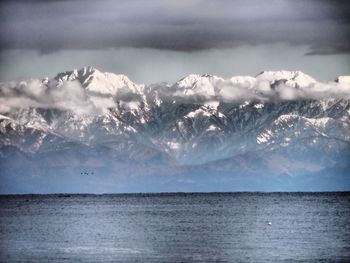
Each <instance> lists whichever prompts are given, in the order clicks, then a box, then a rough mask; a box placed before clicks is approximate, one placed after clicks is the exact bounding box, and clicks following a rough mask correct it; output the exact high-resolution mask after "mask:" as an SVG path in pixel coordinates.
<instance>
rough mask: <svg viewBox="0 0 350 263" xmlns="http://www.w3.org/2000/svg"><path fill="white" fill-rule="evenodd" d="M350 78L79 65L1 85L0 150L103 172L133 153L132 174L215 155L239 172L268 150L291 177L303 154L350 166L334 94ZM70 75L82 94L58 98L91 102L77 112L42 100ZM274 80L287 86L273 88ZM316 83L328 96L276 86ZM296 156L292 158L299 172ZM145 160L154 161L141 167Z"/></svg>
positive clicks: (200, 163)
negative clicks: (285, 94) (165, 78)
mask: <svg viewBox="0 0 350 263" xmlns="http://www.w3.org/2000/svg"><path fill="white" fill-rule="evenodd" d="M348 78H349V77H344V76H343V77H339V78H338V82H334V83H332V84H331V85H329V84H323V83H321V82H317V81H316V80H314V79H313V78H312V77H310V76H308V75H306V74H304V73H302V72H300V71H276V72H272V71H265V72H263V73H261V74H259V75H258V76H256V77H255V78H254V77H249V76H237V77H232V78H229V79H223V78H220V77H217V76H212V75H189V76H187V77H185V78H183V79H181V80H179V81H178V82H176V83H174V84H172V85H171V84H167V83H157V84H152V85H138V84H135V83H133V82H132V81H131V80H129V79H128V78H127V77H126V76H123V75H115V74H112V73H102V72H100V71H98V70H97V69H94V68H92V67H85V68H83V69H80V70H73V71H67V72H64V73H60V74H58V75H57V76H56V77H55V78H54V79H44V80H41V81H38V80H37V82H38V83H41V84H40V86H39V87H37V86H35V87H32V86H31V85H29V86H28V85H27V84H25V85H24V84H23V83H22V84H18V85H17V84H16V83H12V84H11V85H9V84H6V83H1V84H0V102H1V103H2V104H3V105H5V106H6V107H0V109H4V110H2V114H3V115H1V116H0V153H1V152H5V151H7V150H8V147H15V148H16V149H18V150H19V151H22V152H24V153H26V154H29V153H30V158H34V159H35V158H39V157H38V156H42V154H43V151H44V152H45V154H46V153H47V157H46V159H45V160H51V159H50V158H51V157H50V156H52V158H54V157H53V156H55V158H57V156H61V157H62V158H61V159H60V160H62V163H64V162H65V161H68V160H69V159H71V160H74V162H72V165H74V167H84V166H85V165H87V163H89V160H94V161H93V162H94V163H96V164H97V163H98V164H99V167H104V168H103V169H106V170H105V171H108V172H110V173H112V172H115V170H113V169H117V168H116V167H118V169H120V167H124V168H125V165H124V163H129V162H130V160H132V162H133V164H132V165H134V167H135V169H136V167H137V171H136V170H132V171H133V172H135V173H136V172H140V171H147V173H154V172H155V170H152V169H153V168H154V167H157V169H161V168H160V167H163V168H164V167H167V168H166V169H167V171H168V172H169V169H170V168H169V167H170V166H171V167H172V165H170V163H172V164H174V165H176V167H177V168H176V170H173V167H172V168H171V170H172V172H176V173H177V172H179V171H181V172H183V173H185V171H193V169H199V170H200V168H199V167H207V166H205V165H206V164H209V163H211V164H213V162H214V163H216V164H218V163H220V160H225V161H222V162H221V164H222V165H223V166H222V167H221V169H222V171H226V170H225V169H226V168H225V167H227V169H231V168H232V166H233V165H235V164H237V162H238V163H239V165H240V167H242V169H245V170H244V171H243V170H242V173H243V172H247V173H249V171H251V169H250V166H252V165H253V164H252V160H253V159H254V158H255V157H256V158H257V159H254V160H256V165H258V164H259V163H262V164H264V165H265V166H264V167H265V168H261V171H263V169H272V168H271V167H272V166H271V163H272V161H268V160H267V156H269V155H271V156H274V160H280V162H282V161H281V160H284V162H285V164H283V163H280V164H279V165H280V167H281V169H277V170H278V171H279V172H280V171H284V172H286V174H288V175H295V174H302V173H303V172H305V171H306V170H307V169H306V170H305V171H304V170H303V169H302V165H301V164H302V163H303V162H305V165H306V164H307V167H309V168H310V167H311V168H312V167H318V168H320V167H321V168H320V169H323V168H324V169H326V168H329V167H333V166H334V165H336V164H339V163H342V165H343V164H344V163H345V164H347V161H346V160H347V158H348V157H349V156H350V155H349V149H350V100H349V99H347V98H346V97H344V96H343V97H337V96H333V95H334V92H335V93H336V92H337V89H336V87H337V85H338V84H340V83H341V85H342V92H343V91H344V90H346V87H347V85H348V84H347V83H348V82H347V79H348ZM76 82H78V84H79V85H80V86H81V87H80V88H81V89H82V91H79V92H81V95H79V96H76V97H75V99H74V100H72V101H69V100H70V96H68V95H67V97H65V100H67V103H68V102H69V103H70V104H69V105H77V106H79V107H82V108H83V109H84V107H91V109H92V110H89V111H82V112H83V114H77V113H76V112H75V111H74V110H71V109H72V107H62V104H63V103H66V101H65V100H62V102H60V103H59V104H57V103H56V104H51V106H50V105H49V104H48V103H46V101H47V100H48V101H49V102H50V101H52V96H54V95H56V93H55V92H56V90H60V89H64V91H65V92H64V93H62V94H63V95H66V94H70V91H74V89H76V88H77V87H75V86H72V88H71V86H70V85H68V84H69V83H76ZM280 82H281V83H284V85H280V86H278V85H279V83H280ZM276 85H277V87H276ZM317 85H321V86H322V91H326V92H324V93H322V94H324V96H325V97H319V95H318V96H316V97H312V96H309V95H308V94H307V93H306V94H307V95H305V97H302V96H304V93H301V95H300V94H299V95H298V96H294V97H292V98H291V99H288V100H283V99H282V98H281V97H280V92H281V89H293V90H298V91H300V90H302V91H303V90H311V91H313V88H314V87H315V86H317ZM344 85H345V86H344ZM349 86H350V85H349ZM344 87H345V89H344ZM41 88H44V91H43V92H42V91H41V90H40V89H41ZM32 89H35V90H34V91H35V92H34V91H33V90H32ZM328 89H332V92H333V93H331V92H327V90H328ZM349 92H350V89H349ZM18 94H20V96H19V97H16V96H18ZM35 94H45V96H43V95H40V97H38V96H36V95H35ZM62 94H61V93H60V94H59V95H60V96H59V97H58V98H59V99H61V98H62V96H63V95H62ZM79 94H80V93H79ZM329 94H331V95H332V96H333V97H332V96H329ZM28 98H29V99H33V98H34V101H35V104H34V103H28ZM54 98H55V99H56V97H54ZM106 98H108V101H106V100H105V99H106ZM14 99H16V100H14ZM21 99H23V101H25V102H26V103H22V101H21ZM43 99H44V100H43ZM50 99H51V100H50ZM41 100H42V101H41ZM77 100H82V101H77ZM38 101H39V102H40V103H38ZM55 101H56V100H55ZM20 103H22V104H20ZM75 103H76V104H75ZM14 105H16V107H14ZM18 105H23V106H22V107H19V106H18ZM52 105H54V106H52ZM55 105H58V106H59V107H55ZM64 105H66V104H63V106H64ZM98 108H99V109H103V110H99V111H98V110H97V109H98ZM89 109H90V108H89ZM6 147H7V148H6ZM83 152H84V153H83ZM49 153H50V154H49ZM51 154H52V155H51ZM80 154H82V155H84V158H80V157H79V156H80ZM63 156H65V157H64V158H63ZM249 156H255V157H254V158H251V157H249ZM278 156H279V157H278ZM300 156H301V157H300ZM28 158H29V157H28ZM237 158H239V159H237ZM106 160H108V161H106ZM238 160H239V161H238ZM293 160H295V162H296V163H298V168H297V169H296V170H293V168H292V167H293V165H291V163H292V162H293ZM51 162H52V163H53V162H54V161H53V160H51V161H50V163H51ZM135 163H137V165H136V164H135ZM150 163H152V167H153V168H152V169H151V170H148V169H146V167H149V166H147V165H149V164H150ZM108 165H109V166H110V167H107V166H108ZM154 165H155V166H154ZM169 165H170V166H169ZM254 165H255V164H254ZM189 166H190V167H191V168H189V169H190V170H187V167H189ZM194 167H196V168H194ZM210 167H211V165H210ZM229 167H231V168H229ZM244 167H245V168H244ZM288 167H289V168H288ZM295 167H296V166H295ZM163 168H162V169H163ZM168 168H169V169H168ZM311 168H310V169H311ZM101 169H102V168H101ZM164 169H165V168H164ZM179 169H180V170H179ZM312 169H313V168H312ZM199 170H198V171H199ZM277 170H274V171H275V172H276V171H277ZM128 171H129V170H128ZM256 171H259V169H258V168H257V170H256ZM264 171H265V170H264ZM118 172H120V171H119V170H118ZM266 172H269V171H268V170H266Z"/></svg>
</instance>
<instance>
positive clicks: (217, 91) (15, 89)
mask: <svg viewBox="0 0 350 263" xmlns="http://www.w3.org/2000/svg"><path fill="white" fill-rule="evenodd" d="M79 72H82V71H75V74H80V73H79ZM92 72H93V73H92V74H95V76H98V81H99V82H94V83H93V84H92V82H90V84H89V83H88V84H87V86H86V83H85V84H84V85H82V84H81V82H79V81H78V80H77V79H75V80H74V79H73V80H70V81H56V80H50V81H47V80H43V81H41V80H29V81H21V82H3V83H0V112H1V113H6V112H11V111H13V110H16V109H20V108H29V107H35V108H48V109H60V110H68V111H71V112H73V113H75V114H77V115H85V114H87V115H99V114H103V113H105V112H106V111H107V110H108V109H109V108H113V107H117V102H118V101H121V102H122V103H121V104H122V105H129V104H130V103H131V104H132V105H140V103H139V102H140V100H146V101H148V102H150V101H154V99H155V98H156V99H157V101H158V102H159V101H164V100H167V101H169V100H174V101H177V102H181V103H207V102H213V101H217V102H226V103H240V102H243V101H246V100H259V101H281V100H282V101H284V100H287V101H288V100H301V99H314V100H321V99H330V98H335V99H350V81H349V80H350V77H342V78H339V81H338V82H328V83H322V82H318V81H316V80H314V79H313V78H311V77H310V76H308V75H305V74H303V73H302V72H287V71H279V72H278V71H277V72H264V73H262V74H260V75H258V76H257V77H255V78H254V77H248V76H240V77H232V78H230V79H223V78H220V77H216V76H211V75H202V76H201V75H189V76H187V77H185V78H183V79H181V80H180V81H178V82H176V83H175V84H173V85H168V84H164V83H163V84H153V85H150V86H144V85H136V84H134V83H132V82H131V81H129V80H128V79H127V78H125V77H122V79H127V80H128V81H124V82H122V84H120V83H119V85H122V86H120V87H118V88H117V90H116V91H115V92H114V93H110V94H106V93H105V92H103V93H102V92H101V93H99V92H96V91H94V92H91V90H89V88H88V87H89V85H95V86H96V85H97V86H98V85H99V83H100V85H101V86H103V85H109V86H110V85H114V86H113V87H116V85H115V83H113V81H111V80H113V79H120V77H119V78H114V76H116V75H114V74H111V73H107V74H104V73H101V72H99V71H97V70H95V71H94V69H93V71H92ZM96 72H97V73H96ZM67 74H68V73H67ZM96 74H97V75H96ZM74 76H75V75H74ZM103 76H106V78H107V77H108V78H107V79H102V80H101V78H103ZM78 77H79V76H78V75H77V78H78ZM78 79H79V78H78ZM106 81H107V82H106ZM108 81H109V82H108ZM123 85H124V86H123ZM125 85H126V86H125ZM128 85H129V86H130V87H127V86H128ZM97 90H98V89H97ZM101 90H103V88H102V89H101ZM126 92H129V93H130V94H126ZM123 102H124V103H123ZM131 108H135V107H131Z"/></svg>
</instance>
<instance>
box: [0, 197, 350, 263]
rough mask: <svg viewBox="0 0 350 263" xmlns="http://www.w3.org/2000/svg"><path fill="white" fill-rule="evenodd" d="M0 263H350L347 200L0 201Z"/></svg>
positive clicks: (249, 198)
mask: <svg viewBox="0 0 350 263" xmlns="http://www.w3.org/2000/svg"><path fill="white" fill-rule="evenodd" d="M0 261H1V262H350V192H341V193H339V192H337V193H241V192H240V193H162V194H104V195H91V194H83V195H82V194H59V195H6V196H5V195H2V196H0Z"/></svg>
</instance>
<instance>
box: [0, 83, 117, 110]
mask: <svg viewBox="0 0 350 263" xmlns="http://www.w3.org/2000/svg"><path fill="white" fill-rule="evenodd" d="M0 105H1V106H0V112H2V113H6V112H10V111H12V110H16V109H20V108H31V107H35V108H45V109H59V110H67V111H71V112H73V113H74V114H77V115H85V114H87V115H98V114H102V113H105V112H106V110H107V108H112V107H115V106H116V104H115V102H114V100H113V98H112V97H105V96H102V95H101V96H99V95H98V94H87V93H86V91H85V89H84V88H83V87H82V86H81V84H80V83H79V82H78V81H66V82H63V83H57V82H55V81H51V82H48V83H43V82H42V81H40V80H29V81H21V82H5V83H0Z"/></svg>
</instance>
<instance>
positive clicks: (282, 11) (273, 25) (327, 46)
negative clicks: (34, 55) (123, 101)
mask: <svg viewBox="0 0 350 263" xmlns="http://www.w3.org/2000/svg"><path fill="white" fill-rule="evenodd" d="M0 7H1V8H0V9H1V10H2V11H0V12H1V13H0V15H1V16H0V17H1V18H0V28H1V29H2V32H1V39H0V48H1V49H3V50H4V49H33V50H40V52H42V53H47V52H54V51H57V50H67V49H73V50H79V49H109V48H121V47H135V48H153V49H165V50H175V51H186V52H190V51H196V50H206V49H211V48H230V47H237V46H242V45H260V44H270V43H281V42H284V43H287V44H292V45H307V46H309V48H310V50H309V52H308V54H309V55H315V54H337V53H349V52H350V44H349V43H350V21H349V19H348V17H350V3H349V1H345V0H335V1H327V0H319V1H316V0H310V1H294V0H279V1H277V0H269V1H268V0H249V1H246V0H233V1H228V0H218V1H211V0H186V1H176V2H174V1H172V0H155V1H147V0H120V1H112V0H103V1H82V0H66V1H37V0H28V1H2V2H1V4H0Z"/></svg>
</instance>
